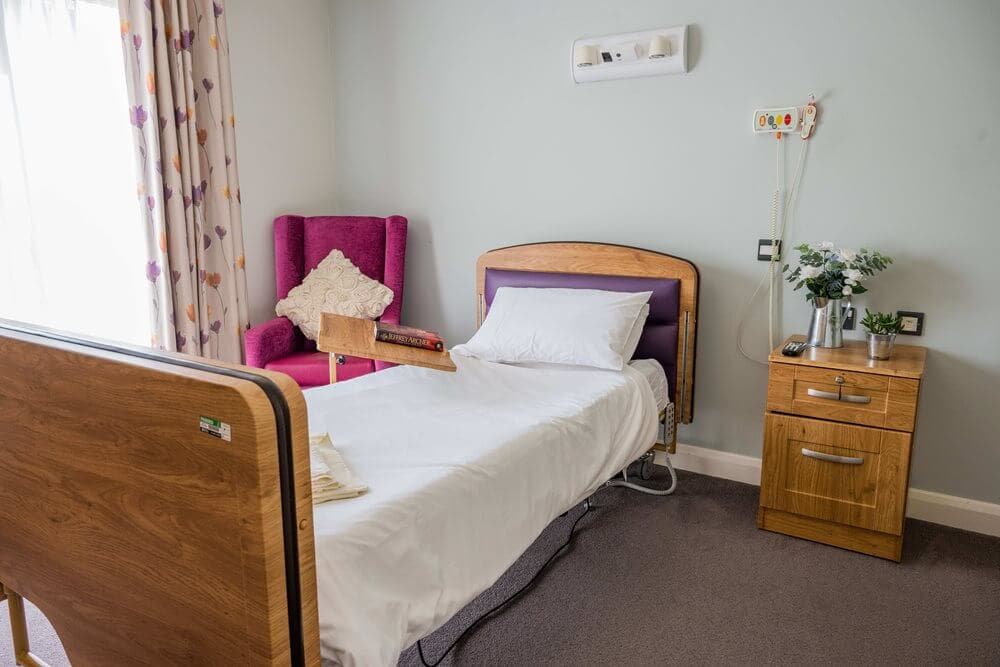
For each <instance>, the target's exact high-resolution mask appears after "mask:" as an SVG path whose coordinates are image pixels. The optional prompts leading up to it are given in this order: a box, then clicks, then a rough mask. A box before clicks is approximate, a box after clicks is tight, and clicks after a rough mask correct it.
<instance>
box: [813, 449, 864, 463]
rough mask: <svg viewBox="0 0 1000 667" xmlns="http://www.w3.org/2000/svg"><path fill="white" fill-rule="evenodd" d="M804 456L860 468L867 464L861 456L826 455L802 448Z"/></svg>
mask: <svg viewBox="0 0 1000 667" xmlns="http://www.w3.org/2000/svg"><path fill="white" fill-rule="evenodd" d="M802 456H808V457H809V458H811V459H818V460H820V461H828V462H830V463H846V464H847V465H851V466H859V465H861V464H862V463H864V462H865V460H864V458H863V457H861V456H837V455H836V454H825V453H823V452H817V451H814V450H812V449H806V448H805V447H803V448H802Z"/></svg>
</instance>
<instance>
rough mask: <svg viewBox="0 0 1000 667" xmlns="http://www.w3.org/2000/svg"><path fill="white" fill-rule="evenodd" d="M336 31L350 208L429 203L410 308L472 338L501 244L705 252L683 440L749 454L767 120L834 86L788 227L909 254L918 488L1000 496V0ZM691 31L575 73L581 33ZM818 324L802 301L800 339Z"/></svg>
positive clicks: (669, 10) (761, 378)
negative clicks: (743, 324) (762, 128)
mask: <svg viewBox="0 0 1000 667" xmlns="http://www.w3.org/2000/svg"><path fill="white" fill-rule="evenodd" d="M332 20H333V52H334V63H333V66H332V68H331V69H330V71H329V73H328V74H329V77H330V80H332V83H333V98H334V102H333V113H334V117H335V118H336V123H335V126H334V155H335V156H336V161H335V178H334V184H335V188H336V195H337V206H338V209H339V211H340V212H342V213H374V214H388V213H400V214H403V215H406V216H408V217H409V218H410V221H411V235H410V245H409V251H408V256H407V289H406V303H405V311H404V315H405V318H406V320H407V321H408V322H410V323H413V324H415V325H420V326H426V327H431V328H440V329H442V330H443V332H444V334H445V335H446V336H447V337H448V338H449V339H450V340H452V341H459V340H463V339H465V338H466V337H468V336H469V335H470V334H471V333H472V331H473V324H474V311H473V306H474V298H473V267H474V263H475V259H476V256H477V255H478V254H479V253H481V252H482V251H484V250H486V249H489V248H493V247H497V246H504V245H510V244H516V243H524V242H529V241H541V240H553V239H555V240H560V239H572V240H592V241H608V242H614V243H623V244H628V245H636V246H643V247H646V248H651V249H654V250H661V251H666V252H670V253H673V254H677V255H681V256H683V257H687V258H690V259H692V260H694V261H695V262H696V263H697V264H698V266H699V267H700V269H701V275H702V280H703V286H702V292H701V325H700V330H699V341H698V360H697V380H696V382H697V397H696V410H695V414H696V421H695V423H694V424H693V425H691V426H689V427H685V428H682V430H681V433H680V439H681V441H682V442H686V443H690V444H695V445H701V446H706V447H712V448H716V449H720V450H725V451H729V452H737V453H740V454H748V455H754V456H758V455H759V454H760V439H761V430H762V412H763V404H764V393H765V386H766V369H765V368H764V366H761V365H758V364H755V363H753V362H750V361H747V360H745V359H744V358H742V357H741V356H740V355H739V353H738V351H737V349H736V342H735V331H736V325H737V314H738V312H739V310H740V307H741V305H742V304H743V302H744V301H745V299H746V298H747V297H748V296H749V294H750V292H751V291H752V289H753V286H754V285H755V284H756V282H757V280H758V278H759V275H760V272H761V271H762V269H763V267H764V264H763V263H758V262H757V261H755V251H756V247H755V242H756V239H757V238H758V237H762V236H765V235H766V233H767V228H768V209H769V203H770V195H771V190H772V188H773V182H774V161H775V145H774V141H773V140H769V139H767V138H764V137H755V136H753V135H752V134H751V132H750V122H751V119H750V114H751V112H752V110H753V109H754V108H755V107H757V106H764V105H788V104H793V103H796V104H798V103H802V102H803V101H804V100H805V97H806V95H808V94H809V93H810V92H815V93H816V95H817V97H818V99H819V100H820V103H821V113H822V116H821V121H820V122H821V124H820V126H819V128H818V130H817V133H816V136H815V139H814V140H813V143H812V145H811V146H810V154H809V159H808V163H807V168H806V173H805V179H804V182H803V185H802V191H801V200H800V205H799V208H798V220H797V222H796V224H795V225H794V227H793V228H792V230H791V233H790V235H789V240H790V241H793V242H795V241H801V240H814V241H820V240H826V239H829V240H833V241H835V242H838V243H841V244H845V245H853V246H868V247H875V248H878V249H881V250H882V251H884V252H886V253H888V254H890V255H892V256H893V257H895V258H896V260H897V263H896V265H895V266H893V267H892V268H891V269H890V270H889V271H887V272H886V273H885V274H883V275H882V276H879V277H878V279H877V280H875V281H873V282H872V287H873V292H872V293H871V295H870V296H868V297H867V298H865V299H864V300H863V301H861V305H863V306H868V307H872V308H881V309H904V310H921V311H925V312H926V313H927V320H926V333H925V335H924V336H923V338H919V339H915V340H914V342H918V343H920V344H923V345H926V346H927V347H929V348H930V350H931V351H930V356H929V361H928V368H927V375H926V379H925V387H924V391H923V395H922V397H921V413H920V418H919V422H918V426H917V441H916V449H915V457H914V465H913V473H912V484H913V485H914V486H916V487H919V488H923V489H928V490H933V491H940V492H943V493H948V494H954V495H958V496H964V497H970V498H976V499H980V500H985V501H991V502H998V501H1000V303H998V301H1000V299H998V294H1000V276H998V271H997V268H996V267H997V258H998V253H1000V220H998V210H1000V138H998V137H1000V130H998V123H997V117H998V109H1000V76H998V73H997V67H998V65H1000V39H998V38H997V37H998V35H1000V3H997V2H986V1H981V2H972V1H968V2H939V1H927V0H921V1H910V0H894V1H884V2H861V1H856V0H854V1H850V2H846V1H842V2H836V3H832V2H808V1H807V2H796V3H788V2H763V1H758V2H753V3H749V2H743V1H742V0H730V1H727V2H695V1H693V0H684V1H680V0H677V1H664V0H623V1H620V2H606V1H603V2H598V1H596V0H559V1H551V2H538V1H534V0H506V1H504V2H468V1H465V0H424V1H421V2H412V1H406V0H399V1H395V2H389V1H386V0H370V1H367V2H357V1H354V0H337V1H335V2H334V4H333V13H332ZM682 23H690V24H692V29H691V47H692V48H691V65H692V68H691V72H690V74H688V75H686V76H672V77H657V78H649V79H634V80H623V81H610V82H601V83H593V84H586V85H579V86H578V85H574V84H573V83H572V82H571V80H570V76H569V71H568V69H569V64H568V60H569V51H570V44H571V42H572V40H573V39H575V38H577V37H581V36H586V35H595V34H596V35H599V34H606V33H614V32H626V31H632V30H641V29H646V28H655V27H660V26H671V25H677V24H682ZM933 123H947V124H949V125H950V126H946V125H934V124H933ZM797 147H798V141H797V140H796V141H792V142H789V146H788V148H789V149H790V152H789V155H788V157H789V161H790V162H791V161H792V159H793V158H794V157H795V154H794V153H793V152H792V150H793V149H797ZM764 307H765V305H764V304H763V303H758V304H757V305H756V306H755V308H754V319H753V321H752V322H751V324H750V326H749V331H748V336H747V341H748V344H749V345H751V346H752V347H753V348H754V349H755V350H757V351H758V353H759V354H762V349H763V347H764V345H765V343H764V339H765V337H766V336H765V334H764V333H763V332H764V330H765V320H764V318H763V310H764ZM806 318H807V308H806V305H805V303H804V301H803V299H802V298H801V295H800V294H799V293H796V294H794V295H792V294H791V293H790V292H787V291H786V293H785V294H784V327H783V329H784V333H793V332H801V331H802V330H803V329H804V328H805V325H806ZM904 342H909V340H906V341H904Z"/></svg>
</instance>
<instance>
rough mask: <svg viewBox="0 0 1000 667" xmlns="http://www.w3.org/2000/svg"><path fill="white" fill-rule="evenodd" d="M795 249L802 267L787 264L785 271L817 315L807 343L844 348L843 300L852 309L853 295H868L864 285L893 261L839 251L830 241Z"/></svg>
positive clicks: (873, 253)
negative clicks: (803, 290)
mask: <svg viewBox="0 0 1000 667" xmlns="http://www.w3.org/2000/svg"><path fill="white" fill-rule="evenodd" d="M795 249H796V250H798V251H799V265H798V266H796V267H795V268H794V269H792V270H789V266H788V264H785V266H784V267H783V268H782V271H783V272H785V273H788V276H787V278H786V280H788V282H790V283H793V284H794V285H795V289H800V288H802V287H803V286H804V287H805V288H806V289H807V290H808V291H807V293H806V300H808V301H809V302H810V303H811V304H812V305H813V313H812V318H811V319H810V321H809V335H808V338H807V341H806V342H807V343H808V344H809V345H811V346H813V347H843V345H844V338H843V333H842V329H843V326H844V322H843V316H842V313H843V310H842V308H843V307H844V304H843V303H842V300H843V299H845V298H846V299H847V305H848V306H849V305H850V303H851V296H852V295H854V294H863V293H864V292H867V291H868V290H867V288H865V286H864V285H862V284H861V283H862V282H864V281H865V280H866V279H867V278H870V277H871V276H873V275H875V274H876V273H878V272H879V271H882V270H884V269H885V268H886V267H887V266H889V265H890V264H892V258H891V257H886V256H885V255H883V254H882V253H880V252H879V251H877V250H868V249H866V248H862V249H861V250H852V249H851V248H837V247H836V246H834V245H833V243H830V242H829V241H824V242H823V243H820V244H817V245H810V244H808V243H803V244H802V245H799V246H796V247H795Z"/></svg>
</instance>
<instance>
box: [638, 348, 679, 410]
mask: <svg viewBox="0 0 1000 667" xmlns="http://www.w3.org/2000/svg"><path fill="white" fill-rule="evenodd" d="M628 365H629V366H631V367H632V368H634V369H635V370H637V371H639V372H640V373H642V376H643V377H644V378H646V382H648V383H649V387H650V389H652V390H653V398H655V399H656V409H657V410H658V411H659V412H663V409H664V408H666V407H667V404H669V403H670V399H669V398H667V394H668V393H669V392H668V391H667V372H666V371H665V370H663V365H662V364H661V363H660V362H659V361H657V360H656V359H633V360H632V361H630V362H628Z"/></svg>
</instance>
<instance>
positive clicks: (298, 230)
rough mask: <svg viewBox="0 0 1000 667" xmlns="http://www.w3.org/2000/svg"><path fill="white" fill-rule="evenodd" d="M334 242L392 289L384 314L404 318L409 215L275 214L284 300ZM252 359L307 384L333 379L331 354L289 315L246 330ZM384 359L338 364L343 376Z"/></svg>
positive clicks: (278, 283) (277, 273) (376, 366)
mask: <svg viewBox="0 0 1000 667" xmlns="http://www.w3.org/2000/svg"><path fill="white" fill-rule="evenodd" d="M334 248H336V249H338V250H340V251H341V252H343V253H344V255H345V256H346V257H347V258H348V259H349V260H351V261H352V262H353V263H354V265H355V266H357V267H358V268H359V269H360V270H361V273H363V274H365V275H366V276H368V277H369V278H372V279H374V280H377V281H379V282H380V283H382V284H383V285H385V286H386V287H388V288H389V289H391V290H392V293H393V300H392V303H390V304H389V307H388V308H386V309H385V312H384V313H382V317H381V318H380V319H381V320H383V321H385V322H393V323H395V324H398V323H399V313H400V311H401V310H402V307H403V264H404V258H405V255H406V218H404V217H401V216H398V215H393V216H389V217H388V218H371V217H359V216H315V217H303V216H301V215H283V216H281V217H279V218H276V219H275V220H274V282H275V287H276V292H277V297H278V300H279V301H280V300H281V299H284V298H285V297H286V296H288V292H289V291H290V290H291V289H292V288H293V287H297V286H298V285H300V284H301V283H302V280H303V279H304V278H305V277H306V275H307V274H308V273H309V272H310V271H312V270H313V269H314V268H316V265H317V264H319V263H320V262H321V261H322V260H323V259H324V258H325V257H326V256H327V255H328V254H329V253H330V251H331V250H333V249H334ZM245 347H246V360H247V365H249V366H256V367H257V368H267V369H269V370H273V371H279V372H282V373H286V374H287V375H290V376H292V378H294V379H295V381H296V382H298V383H299V385H300V386H301V387H302V388H307V387H315V386H317V385H323V384H329V382H330V367H329V358H328V356H327V355H326V353H324V352H318V351H317V350H316V344H315V343H314V342H313V341H311V340H309V339H307V338H306V337H305V336H303V335H302V332H300V331H299V330H298V328H297V327H296V326H295V325H294V324H292V322H291V320H289V319H288V318H285V317H277V318H275V319H273V320H269V321H267V322H264V323H263V324H258V325H257V326H255V327H252V328H251V329H250V330H249V331H247V332H246V337H245ZM391 365H392V364H387V363H384V362H380V361H372V360H370V359H358V358H356V357H347V358H346V363H345V364H344V365H343V366H340V367H339V368H338V369H337V379H338V380H348V379H350V378H354V377H358V376H359V375H365V374H366V373H371V372H372V371H376V370H381V369H382V368H386V367H388V366H391Z"/></svg>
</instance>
